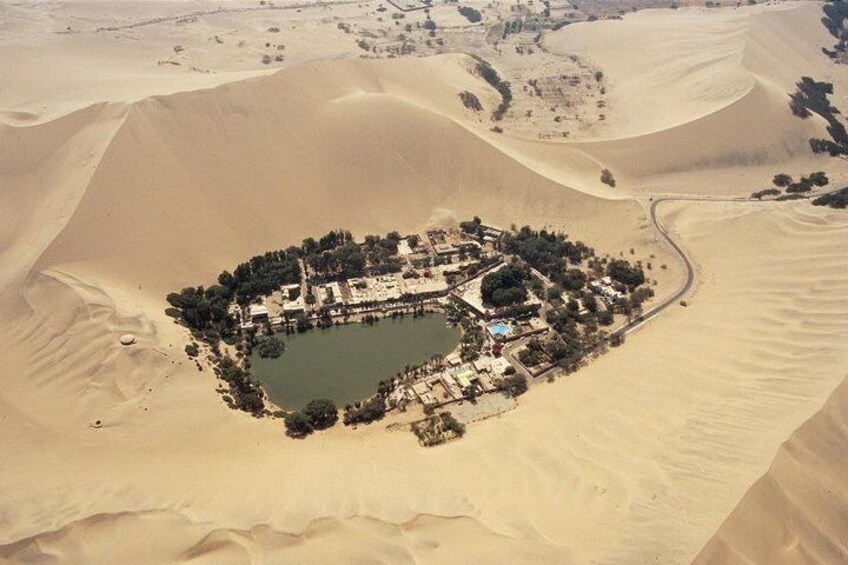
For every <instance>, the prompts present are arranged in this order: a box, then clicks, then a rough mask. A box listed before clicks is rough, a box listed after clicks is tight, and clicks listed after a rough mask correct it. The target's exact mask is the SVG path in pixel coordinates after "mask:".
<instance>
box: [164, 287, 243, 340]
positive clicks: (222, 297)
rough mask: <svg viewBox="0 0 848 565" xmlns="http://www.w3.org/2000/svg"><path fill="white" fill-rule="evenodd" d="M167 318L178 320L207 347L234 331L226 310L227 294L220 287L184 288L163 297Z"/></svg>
mask: <svg viewBox="0 0 848 565" xmlns="http://www.w3.org/2000/svg"><path fill="white" fill-rule="evenodd" d="M166 300H167V301H168V304H170V305H171V307H170V308H168V309H166V310H165V313H166V314H168V315H169V316H172V317H174V318H177V319H179V320H181V321H182V322H183V323H184V324H185V325H186V326H187V327H188V328H189V329H190V330H192V333H193V334H195V335H198V337H199V338H201V339H204V340H206V341H208V342H210V343H215V342H217V341H218V340H219V339H227V338H229V337H231V336H232V335H234V333H235V331H236V326H237V325H236V320H235V318H233V316H232V315H230V313H229V311H228V308H229V305H230V300H231V294H230V292H229V291H228V289H227V288H226V287H224V286H221V285H213V286H210V287H209V288H203V287H202V286H198V287H187V288H184V289H182V290H181V291H180V292H172V293H170V294H169V295H168V296H167V297H166Z"/></svg>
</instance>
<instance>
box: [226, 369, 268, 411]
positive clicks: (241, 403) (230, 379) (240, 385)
mask: <svg viewBox="0 0 848 565" xmlns="http://www.w3.org/2000/svg"><path fill="white" fill-rule="evenodd" d="M215 374H216V375H218V377H219V378H220V379H221V380H223V381H225V382H226V383H227V385H228V386H229V396H228V397H225V398H224V400H226V401H227V403H228V404H229V405H230V407H231V408H235V409H238V410H243V411H245V412H250V413H251V414H253V415H254V416H259V415H260V414H261V413H262V410H263V409H264V408H265V394H264V393H263V392H262V387H261V386H260V385H259V383H258V382H257V381H256V380H255V379H254V378H253V376H252V375H251V374H250V371H248V370H247V369H244V368H242V367H240V366H239V364H238V363H237V362H236V361H235V360H234V359H233V358H232V357H230V356H229V355H225V356H223V357H221V358H220V359H219V360H218V363H217V365H216V366H215Z"/></svg>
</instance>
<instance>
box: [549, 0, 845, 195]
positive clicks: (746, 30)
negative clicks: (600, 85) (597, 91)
mask: <svg viewBox="0 0 848 565" xmlns="http://www.w3.org/2000/svg"><path fill="white" fill-rule="evenodd" d="M820 17H821V9H820V7H819V6H818V5H814V4H811V3H810V4H805V5H797V4H796V5H790V6H788V7H787V8H786V9H783V10H776V11H774V10H770V11H766V12H763V11H760V10H759V9H751V10H736V11H729V10H728V11H723V12H721V13H719V14H711V13H710V12H709V11H704V10H702V9H692V10H681V11H679V13H675V14H673V15H669V13H668V12H667V11H650V10H649V11H646V12H643V13H638V14H634V15H631V16H628V17H627V18H626V19H624V20H612V21H605V22H601V23H600V24H601V25H600V26H596V23H597V22H593V23H591V24H576V25H572V26H568V27H566V28H564V29H563V30H561V31H559V32H557V34H554V35H553V36H552V37H550V38H546V40H545V45H546V46H547V47H549V48H550V49H551V50H553V51H555V52H558V53H563V54H566V53H579V54H581V55H583V56H586V57H588V58H590V59H592V60H594V61H595V62H596V64H597V65H598V66H599V67H600V68H602V69H604V72H605V77H606V80H607V81H608V82H609V84H610V93H609V100H608V112H607V114H608V119H609V122H610V123H609V125H608V128H607V129H606V130H605V133H604V134H603V138H604V140H603V141H590V142H586V143H581V144H580V147H581V148H583V149H584V150H586V151H587V152H589V153H591V154H592V155H593V156H594V157H595V158H597V159H598V160H599V161H600V162H603V163H605V164H606V165H607V166H609V168H610V169H612V170H614V171H616V173H620V175H619V176H620V177H621V178H624V179H627V180H628V181H629V182H631V183H632V184H633V185H634V186H635V188H637V189H638V188H639V187H648V188H650V189H651V190H653V191H657V190H660V191H669V192H678V193H679V192H711V193H725V194H726V193H732V192H734V191H736V192H738V191H739V190H740V189H741V188H742V187H750V186H756V185H757V184H758V183H759V184H760V185H766V184H767V183H768V182H769V180H770V178H771V176H772V175H774V174H775V172H777V170H783V169H787V170H807V169H810V168H811V167H812V168H815V167H818V168H821V167H822V166H824V165H825V164H826V161H824V160H822V159H817V158H815V157H814V156H813V155H812V154H811V153H810V149H809V144H808V140H809V139H810V138H811V137H820V136H826V133H825V129H824V126H825V124H824V122H823V121H822V120H819V119H809V120H799V119H798V118H796V117H795V116H793V114H792V112H791V111H790V109H789V107H788V104H787V103H788V100H789V98H788V96H787V95H788V94H789V93H791V92H794V90H795V83H796V82H797V81H798V80H799V79H800V77H801V76H813V77H818V80H835V81H836V83H837V84H840V85H842V84H843V82H842V81H844V77H843V76H842V75H841V74H836V73H835V72H834V70H833V68H832V66H829V65H828V62H827V58H826V57H823V56H822V54H821V46H822V45H827V44H828V41H829V40H828V34H827V31H826V30H825V29H824V27H823V26H822V25H821V23H820V21H819V20H820ZM692 173H699V175H700V179H699V178H698V175H694V174H692Z"/></svg>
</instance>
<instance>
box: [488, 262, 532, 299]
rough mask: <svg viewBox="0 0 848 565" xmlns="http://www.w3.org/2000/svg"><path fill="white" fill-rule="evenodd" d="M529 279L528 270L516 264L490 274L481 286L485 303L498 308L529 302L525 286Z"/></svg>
mask: <svg viewBox="0 0 848 565" xmlns="http://www.w3.org/2000/svg"><path fill="white" fill-rule="evenodd" d="M529 279H530V273H529V272H528V271H527V269H526V268H524V267H522V266H521V265H518V264H515V263H513V264H509V265H506V266H504V267H501V268H500V269H497V270H495V271H493V272H491V273H488V274H487V275H485V276H484V277H483V281H482V283H481V285H480V291H481V294H482V295H483V302H485V303H486V304H491V305H492V306H496V307H502V306H510V305H512V304H518V303H521V302H524V301H525V300H527V289H526V288H525V287H524V284H525V282H526V281H528V280H529Z"/></svg>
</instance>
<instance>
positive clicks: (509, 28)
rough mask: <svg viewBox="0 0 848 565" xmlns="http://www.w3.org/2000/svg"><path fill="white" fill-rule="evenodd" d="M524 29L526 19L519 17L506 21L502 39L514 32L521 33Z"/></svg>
mask: <svg viewBox="0 0 848 565" xmlns="http://www.w3.org/2000/svg"><path fill="white" fill-rule="evenodd" d="M523 29H524V20H521V19H517V20H512V21H511V22H508V23H505V24H504V27H503V32H502V33H501V39H506V36H507V35H509V34H511V33H513V34H515V33H521V32H522V30H523Z"/></svg>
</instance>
